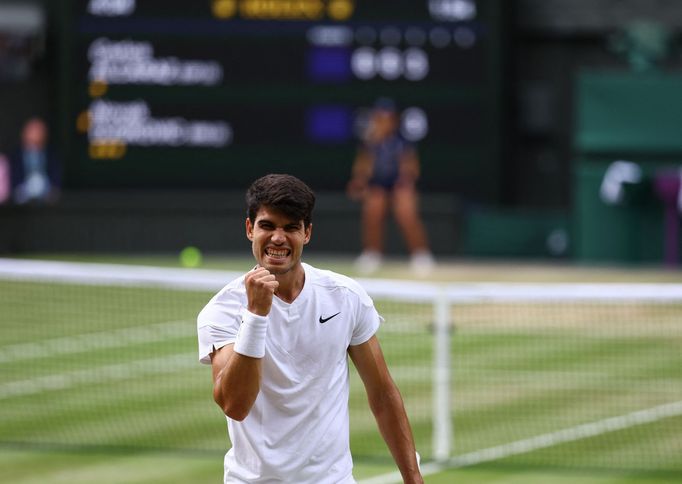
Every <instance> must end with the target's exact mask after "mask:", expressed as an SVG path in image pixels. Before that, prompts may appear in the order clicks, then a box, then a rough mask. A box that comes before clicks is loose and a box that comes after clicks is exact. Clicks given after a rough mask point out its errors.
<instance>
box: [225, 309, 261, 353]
mask: <svg viewBox="0 0 682 484" xmlns="http://www.w3.org/2000/svg"><path fill="white" fill-rule="evenodd" d="M267 329H268V317H267V316H260V315H258V314H253V313H252V312H250V311H244V314H243V315H242V324H241V325H240V326H239V332H238V333H237V339H235V341H234V348H233V349H234V351H236V352H237V353H239V354H241V355H245V356H250V357H251V358H263V357H264V356H265V333H266V331H267Z"/></svg>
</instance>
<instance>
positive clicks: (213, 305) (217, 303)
mask: <svg viewBox="0 0 682 484" xmlns="http://www.w3.org/2000/svg"><path fill="white" fill-rule="evenodd" d="M241 311H242V303H241V301H240V299H239V297H238V296H237V295H236V294H233V293H231V292H230V291H224V292H221V293H219V294H218V295H216V296H215V297H214V298H213V299H212V300H211V301H210V302H209V303H208V304H207V305H206V306H205V307H204V309H202V310H201V312H200V313H199V316H197V335H198V337H199V361H200V362H201V363H204V364H210V363H211V357H210V355H211V353H213V352H214V351H215V350H217V349H219V348H222V347H223V346H225V345H228V344H232V343H234V341H235V338H236V337H237V332H238V331H239V325H240V322H241Z"/></svg>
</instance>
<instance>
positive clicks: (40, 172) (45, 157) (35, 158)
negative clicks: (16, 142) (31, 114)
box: [11, 118, 59, 204]
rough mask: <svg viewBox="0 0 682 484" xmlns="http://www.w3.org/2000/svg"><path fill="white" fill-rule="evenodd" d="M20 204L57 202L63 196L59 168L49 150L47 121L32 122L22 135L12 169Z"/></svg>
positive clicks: (27, 125) (30, 120) (32, 120)
mask: <svg viewBox="0 0 682 484" xmlns="http://www.w3.org/2000/svg"><path fill="white" fill-rule="evenodd" d="M11 178H12V191H13V198H14V201H15V202H16V203H19V204H24V203H28V202H32V201H37V202H53V201H55V200H56V198H57V196H58V194H59V167H58V166H57V160H56V159H55V158H54V156H53V155H52V153H51V152H50V150H49V146H48V132H47V125H46V124H45V121H43V120H42V119H41V118H31V119H29V120H28V121H26V123H25V124H24V127H23V129H22V132H21V147H20V149H19V150H18V152H17V154H16V156H15V158H14V159H13V160H12V165H11Z"/></svg>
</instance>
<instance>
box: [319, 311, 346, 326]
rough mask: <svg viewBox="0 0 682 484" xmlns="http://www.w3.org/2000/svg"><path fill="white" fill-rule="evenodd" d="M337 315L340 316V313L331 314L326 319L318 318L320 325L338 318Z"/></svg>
mask: <svg viewBox="0 0 682 484" xmlns="http://www.w3.org/2000/svg"><path fill="white" fill-rule="evenodd" d="M339 314H341V311H339V312H338V313H336V314H332V315H331V316H329V317H328V318H323V317H322V316H320V324H324V323H326V322H327V321H329V320H330V319H332V318H333V317H336V316H338V315H339Z"/></svg>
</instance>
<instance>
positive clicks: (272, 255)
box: [246, 206, 312, 275]
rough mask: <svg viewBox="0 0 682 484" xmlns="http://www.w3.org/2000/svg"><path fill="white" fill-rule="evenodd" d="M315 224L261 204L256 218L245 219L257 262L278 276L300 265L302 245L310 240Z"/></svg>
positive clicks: (247, 235) (247, 233) (247, 234)
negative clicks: (306, 225)
mask: <svg viewBox="0 0 682 484" xmlns="http://www.w3.org/2000/svg"><path fill="white" fill-rule="evenodd" d="M311 232H312V224H309V225H308V227H305V226H304V223H303V220H292V219H291V218H290V217H287V216H286V215H284V214H283V213H282V212H280V211H278V210H275V209H272V208H270V207H268V206H262V207H261V208H260V209H259V210H258V212H257V213H256V217H255V219H254V220H253V222H251V219H249V218H247V219H246V237H247V238H248V239H249V240H250V241H251V249H252V251H253V256H254V257H255V258H256V262H258V264H259V265H260V266H261V267H264V268H266V269H267V270H269V271H270V272H271V273H273V274H275V275H283V274H287V273H289V272H291V271H295V270H298V269H299V268H300V267H301V254H302V253H303V246H304V245H306V244H307V243H308V242H309V241H310V234H311Z"/></svg>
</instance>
